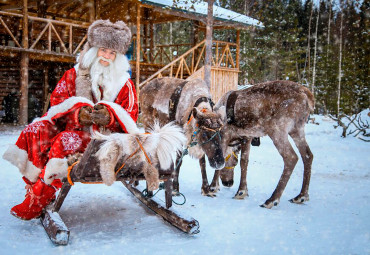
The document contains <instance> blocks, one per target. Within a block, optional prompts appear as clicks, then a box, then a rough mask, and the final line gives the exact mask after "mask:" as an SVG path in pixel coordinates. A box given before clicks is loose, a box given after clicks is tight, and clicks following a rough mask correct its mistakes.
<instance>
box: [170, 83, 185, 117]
mask: <svg viewBox="0 0 370 255" xmlns="http://www.w3.org/2000/svg"><path fill="white" fill-rule="evenodd" d="M186 83H187V81H183V82H181V83H180V84H179V85H178V86H177V88H176V89H175V91H174V92H173V93H172V95H171V98H170V101H169V102H168V107H169V111H168V116H169V118H170V121H174V120H175V119H176V110H177V105H178V104H179V101H180V97H181V92H182V89H183V88H184V86H185V84H186Z"/></svg>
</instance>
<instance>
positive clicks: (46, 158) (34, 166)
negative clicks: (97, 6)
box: [3, 20, 138, 220]
mask: <svg viewBox="0 0 370 255" xmlns="http://www.w3.org/2000/svg"><path fill="white" fill-rule="evenodd" d="M130 42H131V31H130V29H129V28H128V27H127V26H126V24H125V23H124V22H122V21H118V22H116V23H111V22H110V21H109V20H98V21H95V22H94V23H92V24H91V26H90V27H89V29H88V42H87V43H86V45H85V46H84V50H83V51H82V53H81V55H80V58H79V63H78V64H77V65H76V66H75V67H74V68H72V69H70V70H68V71H67V72H65V74H64V75H63V77H62V79H61V80H60V81H59V82H58V84H57V86H56V88H55V89H54V91H53V93H52V94H51V98H50V102H51V107H50V109H49V111H48V112H47V113H46V114H45V115H44V116H42V117H41V118H39V119H36V120H34V121H33V122H32V123H31V124H29V125H28V126H27V127H26V128H25V129H24V130H23V131H22V133H21V135H20V136H19V138H18V140H17V142H16V144H15V145H11V146H10V147H9V148H8V150H7V151H6V152H5V153H4V155H3V158H4V159H6V160H8V161H10V162H11V163H12V164H13V165H15V166H16V167H18V168H19V170H20V172H21V174H22V175H23V180H24V181H25V182H26V184H27V186H26V188H27V189H28V190H27V194H26V198H25V200H24V201H23V202H22V203H21V204H19V205H16V206H14V207H13V208H12V209H11V211H10V213H11V214H12V215H14V216H15V217H17V218H20V219H23V220H30V219H34V218H37V217H39V216H40V215H41V214H42V211H43V209H44V208H45V207H46V206H47V205H48V204H49V203H50V202H51V201H52V200H54V199H55V192H56V191H57V190H58V189H59V188H60V187H61V185H62V183H61V181H60V179H61V178H63V177H65V176H67V169H68V164H67V160H68V156H70V155H73V154H76V153H81V152H83V151H84V150H85V149H86V147H87V145H88V143H89V142H90V137H91V133H92V132H93V131H94V130H99V131H100V132H102V133H109V132H126V133H133V132H138V129H137V127H136V120H137V117H138V103H137V98H136V91H135V87H134V85H133V83H132V81H131V80H130V75H129V73H128V70H129V62H128V60H127V58H126V56H125V53H126V51H127V49H128V47H129V45H130Z"/></svg>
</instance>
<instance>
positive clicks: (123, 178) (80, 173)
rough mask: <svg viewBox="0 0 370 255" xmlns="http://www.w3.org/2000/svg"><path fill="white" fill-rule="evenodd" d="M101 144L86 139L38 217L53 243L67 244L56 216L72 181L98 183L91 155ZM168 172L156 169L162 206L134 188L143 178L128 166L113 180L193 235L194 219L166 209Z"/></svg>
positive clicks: (168, 204)
mask: <svg viewBox="0 0 370 255" xmlns="http://www.w3.org/2000/svg"><path fill="white" fill-rule="evenodd" d="M101 143H102V141H101V140H92V141H91V142H90V144H89V145H88V147H87V148H86V151H85V152H84V154H83V156H82V158H81V159H80V161H79V163H78V164H76V165H75V166H74V167H73V168H72V169H71V171H70V173H69V175H68V178H64V180H63V186H62V188H61V190H60V192H59V194H58V196H57V198H56V200H55V201H54V203H52V204H50V205H49V206H48V207H47V208H46V210H45V212H44V213H43V214H42V216H41V218H40V219H41V223H42V225H43V226H44V228H45V231H46V233H47V234H48V236H49V237H50V240H51V241H52V242H53V243H54V244H56V245H67V244H68V241H69V234H70V231H69V229H68V227H67V226H66V225H65V223H64V222H63V220H62V218H61V217H60V215H59V210H60V208H61V206H62V204H63V202H64V199H65V198H66V197H67V195H68V192H69V191H70V189H71V187H72V186H73V183H76V182H81V183H88V184H92V183H99V182H102V178H101V175H100V172H99V162H98V160H97V159H96V158H95V157H94V155H95V153H96V151H97V150H98V149H99V145H100V144H101ZM121 165H122V162H119V164H117V169H119V167H120V166H121ZM172 172H173V168H172V170H167V171H164V170H159V179H160V181H161V182H163V183H164V190H165V205H164V206H162V205H160V204H159V203H158V202H156V201H154V200H153V199H152V198H151V197H150V195H151V194H152V193H151V192H149V196H148V195H147V196H144V195H143V194H142V192H141V191H139V190H138V189H137V188H136V187H135V185H134V184H135V183H137V181H141V180H145V178H144V175H143V174H140V175H137V176H132V175H131V174H130V170H129V169H124V170H123V169H122V171H119V172H118V174H117V178H116V181H120V182H122V184H123V185H124V186H125V187H126V188H127V189H128V190H129V191H130V192H131V193H132V194H133V195H134V196H135V197H136V198H138V199H139V200H140V201H141V202H142V203H143V204H144V205H145V206H147V207H148V208H149V209H151V210H152V211H153V212H155V213H156V214H157V215H159V216H161V217H162V218H163V219H164V220H166V221H167V222H169V223H170V224H171V225H173V226H174V227H176V228H178V229H180V230H181V231H183V232H185V233H188V234H197V233H199V223H198V221H197V220H195V219H193V218H191V217H190V218H188V219H186V218H184V217H181V216H179V215H178V214H177V213H176V212H174V211H173V210H171V209H170V207H171V206H172V182H173V176H172Z"/></svg>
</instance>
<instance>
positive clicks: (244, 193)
mask: <svg viewBox="0 0 370 255" xmlns="http://www.w3.org/2000/svg"><path fill="white" fill-rule="evenodd" d="M247 196H248V190H238V192H237V193H236V194H235V196H234V199H244V198H245V197H247Z"/></svg>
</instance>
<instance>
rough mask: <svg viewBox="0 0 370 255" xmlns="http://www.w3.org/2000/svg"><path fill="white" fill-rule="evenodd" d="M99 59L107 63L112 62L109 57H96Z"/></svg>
mask: <svg viewBox="0 0 370 255" xmlns="http://www.w3.org/2000/svg"><path fill="white" fill-rule="evenodd" d="M99 60H103V61H106V62H108V63H109V64H113V61H112V60H111V59H109V58H105V57H103V56H100V57H98V61H99Z"/></svg>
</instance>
